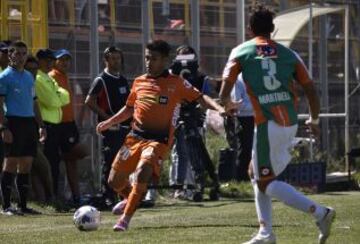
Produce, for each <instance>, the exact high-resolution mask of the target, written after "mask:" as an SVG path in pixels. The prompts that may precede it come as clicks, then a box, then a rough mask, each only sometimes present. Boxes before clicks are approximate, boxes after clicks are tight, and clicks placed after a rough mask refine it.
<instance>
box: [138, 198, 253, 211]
mask: <svg viewBox="0 0 360 244" xmlns="http://www.w3.org/2000/svg"><path fill="white" fill-rule="evenodd" d="M210 202H211V203H214V204H211V205H208V204H206V203H210ZM244 202H254V200H252V199H239V200H219V201H216V202H215V201H203V202H192V201H189V202H185V201H184V202H174V203H157V204H156V205H155V207H154V208H141V209H143V210H150V211H153V212H156V211H162V210H163V209H164V208H177V209H178V208H191V207H200V208H218V207H223V206H228V205H233V204H238V203H244Z"/></svg>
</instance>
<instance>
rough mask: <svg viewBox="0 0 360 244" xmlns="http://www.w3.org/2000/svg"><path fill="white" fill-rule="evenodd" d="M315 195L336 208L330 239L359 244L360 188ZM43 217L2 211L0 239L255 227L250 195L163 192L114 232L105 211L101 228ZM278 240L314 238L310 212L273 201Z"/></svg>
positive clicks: (127, 237)
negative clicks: (202, 197) (211, 198)
mask: <svg viewBox="0 0 360 244" xmlns="http://www.w3.org/2000/svg"><path fill="white" fill-rule="evenodd" d="M311 198H313V199H314V200H317V201H319V202H321V203H323V204H326V205H330V206H333V207H335V208H336V210H337V218H336V221H335V223H334V225H333V231H332V235H331V237H330V238H329V241H328V243H341V244H343V243H344V244H349V243H354V244H355V243H360V205H359V203H360V192H332V193H325V194H321V195H311ZM32 207H35V208H36V209H38V210H41V211H42V212H43V214H42V215H40V216H23V217H21V216H16V217H14V216H12V217H8V216H0V243H3V244H5V243H6V244H7V243H156V244H159V243H242V242H243V241H246V240H248V239H249V238H250V236H251V234H252V233H254V232H255V231H256V230H257V221H256V215H255V207H254V203H253V201H252V199H238V200H231V199H221V200H220V201H217V202H207V201H205V202H202V203H194V202H185V201H178V200H170V199H168V198H164V197H161V198H160V199H159V201H158V204H157V206H156V207H155V208H151V209H140V210H138V211H137V213H136V215H135V217H134V218H133V221H132V223H131V226H130V229H129V231H127V232H123V233H114V232H113V231H112V225H113V224H114V222H115V221H116V216H113V215H111V213H110V212H102V224H101V226H100V228H99V230H97V231H93V232H80V231H78V230H77V229H76V228H75V227H74V225H73V224H72V213H66V214H60V213H55V212H54V211H52V210H51V209H50V208H40V207H38V206H36V205H32ZM273 219H274V231H275V233H276V235H277V239H278V243H284V244H287V243H291V244H292V243H302V244H304V243H306V244H308V243H316V240H317V235H318V232H317V229H316V227H315V224H314V222H313V219H312V217H310V216H308V215H306V214H303V213H300V212H298V211H296V210H293V209H291V208H289V207H287V206H284V205H283V204H282V203H279V202H274V214H273Z"/></svg>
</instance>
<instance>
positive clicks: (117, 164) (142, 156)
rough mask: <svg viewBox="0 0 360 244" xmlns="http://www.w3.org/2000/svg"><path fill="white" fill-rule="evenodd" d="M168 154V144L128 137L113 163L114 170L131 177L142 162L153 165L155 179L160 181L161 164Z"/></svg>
mask: <svg viewBox="0 0 360 244" xmlns="http://www.w3.org/2000/svg"><path fill="white" fill-rule="evenodd" d="M168 152H169V146H168V145H167V144H164V143H160V142H156V141H150V140H145V139H139V138H136V137H133V136H131V135H128V136H127V137H126V139H125V142H124V144H123V146H122V147H121V148H120V149H119V152H118V153H117V155H116V157H115V159H114V162H113V163H112V168H113V169H114V170H115V171H121V172H126V173H128V174H129V175H130V174H131V173H133V172H134V171H135V170H136V167H137V166H138V164H139V162H140V161H141V162H144V163H149V164H151V165H152V168H153V177H154V179H159V178H160V170H161V164H162V161H163V160H164V158H165V157H166V155H167V154H168Z"/></svg>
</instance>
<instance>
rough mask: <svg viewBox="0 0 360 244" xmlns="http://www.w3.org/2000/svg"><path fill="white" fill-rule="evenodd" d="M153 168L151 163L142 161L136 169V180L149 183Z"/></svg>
mask: <svg viewBox="0 0 360 244" xmlns="http://www.w3.org/2000/svg"><path fill="white" fill-rule="evenodd" d="M152 173H153V170H152V166H151V164H149V163H142V164H141V166H140V167H139V168H138V169H137V170H136V174H135V181H136V182H137V183H146V184H147V183H149V181H150V179H151V176H152Z"/></svg>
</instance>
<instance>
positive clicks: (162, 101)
mask: <svg viewBox="0 0 360 244" xmlns="http://www.w3.org/2000/svg"><path fill="white" fill-rule="evenodd" d="M168 100H169V98H168V97H167V96H160V97H159V103H160V104H167V103H168Z"/></svg>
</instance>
